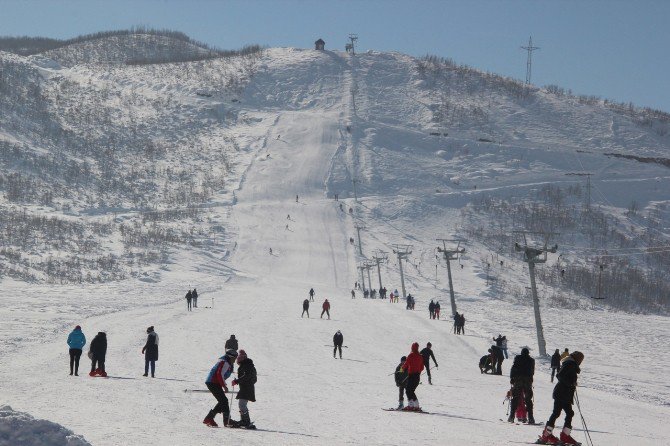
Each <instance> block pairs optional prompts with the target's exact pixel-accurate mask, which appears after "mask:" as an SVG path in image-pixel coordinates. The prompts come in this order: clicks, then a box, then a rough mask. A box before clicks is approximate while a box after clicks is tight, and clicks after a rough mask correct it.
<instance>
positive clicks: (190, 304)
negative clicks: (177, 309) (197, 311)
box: [186, 288, 198, 311]
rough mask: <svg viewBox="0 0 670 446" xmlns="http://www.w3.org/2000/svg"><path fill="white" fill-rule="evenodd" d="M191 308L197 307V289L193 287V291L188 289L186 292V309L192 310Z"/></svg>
mask: <svg viewBox="0 0 670 446" xmlns="http://www.w3.org/2000/svg"><path fill="white" fill-rule="evenodd" d="M192 308H198V291H197V290H196V289H195V288H193V291H191V290H188V293H186V309H187V310H188V311H193V310H192Z"/></svg>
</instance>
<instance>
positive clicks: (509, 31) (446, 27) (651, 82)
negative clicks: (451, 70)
mask: <svg viewBox="0 0 670 446" xmlns="http://www.w3.org/2000/svg"><path fill="white" fill-rule="evenodd" d="M669 23H670V1H666V0H635V1H633V0H630V1H621V0H607V1H606V0H600V1H597V0H563V1H557V0H545V1H540V0H536V1H530V0H507V1H505V0H496V1H494V0H467V1H464V0H423V1H418V0H417V1H410V0H386V1H382V0H339V1H338V0H188V1H181V0H130V1H129V0H114V1H101V0H0V35H9V36H17V35H28V36H43V37H53V38H62V39H64V38H70V37H74V36H76V35H80V34H87V33H93V32H98V31H106V30H113V29H127V28H129V27H131V26H137V25H145V26H150V27H154V28H169V29H173V30H178V31H182V32H184V33H186V34H187V35H189V36H190V37H192V38H194V39H196V40H199V41H202V42H205V43H207V44H210V45H213V46H216V47H219V48H224V49H234V48H239V47H242V46H244V45H247V44H254V43H257V44H261V45H267V46H269V47H297V48H311V47H313V42H314V41H315V40H316V39H318V38H323V40H325V41H326V49H335V50H343V49H344V44H345V43H346V42H347V36H348V35H349V34H350V33H355V34H357V35H358V42H357V50H358V51H367V50H375V51H398V52H401V53H406V54H410V55H413V56H423V55H425V54H434V55H438V56H443V57H449V58H451V59H453V60H454V61H455V62H457V63H461V64H467V65H470V66H473V67H475V68H478V69H482V70H486V71H490V72H494V73H498V74H501V75H505V76H510V77H514V78H517V79H521V80H524V79H525V77H526V56H527V53H526V51H524V50H522V49H521V48H520V47H521V46H524V45H527V43H528V39H529V37H530V36H532V38H533V45H534V46H538V47H539V48H540V49H539V50H537V51H535V52H534V53H533V65H532V79H531V80H532V82H533V84H536V85H539V86H545V85H550V84H554V85H558V86H561V87H564V88H566V89H571V90H572V91H573V92H574V93H575V94H586V95H595V96H600V97H602V98H607V99H611V100H615V101H618V102H633V103H634V104H635V105H638V106H643V107H652V108H655V109H660V110H664V111H666V112H670V75H668V73H670V57H668V54H669V53H670V51H669V49H670V25H669Z"/></svg>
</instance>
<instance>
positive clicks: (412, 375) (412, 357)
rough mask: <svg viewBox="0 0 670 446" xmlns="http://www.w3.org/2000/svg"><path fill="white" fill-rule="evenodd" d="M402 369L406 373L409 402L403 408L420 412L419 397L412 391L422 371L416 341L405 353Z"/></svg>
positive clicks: (421, 358)
mask: <svg viewBox="0 0 670 446" xmlns="http://www.w3.org/2000/svg"><path fill="white" fill-rule="evenodd" d="M402 369H403V370H405V371H406V372H407V374H408V376H407V387H406V392H407V401H408V402H409V403H408V405H407V407H405V408H404V409H403V410H412V411H416V412H420V411H421V407H420V406H419V399H418V398H417V397H416V393H414V391H415V390H416V388H417V387H418V386H419V380H420V379H421V372H423V357H422V356H421V354H420V353H419V343H418V342H415V343H414V344H412V352H411V353H410V354H409V355H407V359H406V360H405V363H404V364H403V365H402Z"/></svg>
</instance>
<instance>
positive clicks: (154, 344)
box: [67, 325, 158, 378]
mask: <svg viewBox="0 0 670 446" xmlns="http://www.w3.org/2000/svg"><path fill="white" fill-rule="evenodd" d="M67 345H68V347H69V354H70V375H71V376H72V375H74V376H79V359H80V358H81V354H82V352H83V348H84V346H85V345H86V336H85V335H84V332H83V331H82V329H81V326H80V325H77V326H76V327H74V330H72V331H71V332H70V334H69V335H68V337H67ZM142 354H143V355H144V360H145V361H144V376H148V374H149V368H151V377H152V378H153V377H154V376H155V373H156V361H158V333H156V332H155V331H154V327H153V326H151V327H149V328H147V341H146V343H145V344H144V347H142ZM87 356H88V358H89V359H90V360H91V371H90V372H89V373H88V375H89V376H92V377H93V376H101V377H106V376H107V372H106V370H105V359H106V357H107V333H105V332H104V331H100V332H98V334H97V335H95V337H94V338H93V340H92V341H91V345H90V346H89V350H88V354H87Z"/></svg>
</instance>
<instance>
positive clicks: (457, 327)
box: [453, 311, 465, 334]
mask: <svg viewBox="0 0 670 446" xmlns="http://www.w3.org/2000/svg"><path fill="white" fill-rule="evenodd" d="M453 318H454V334H465V315H464V314H463V313H461V314H459V313H458V311H457V312H456V314H454V316H453Z"/></svg>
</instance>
